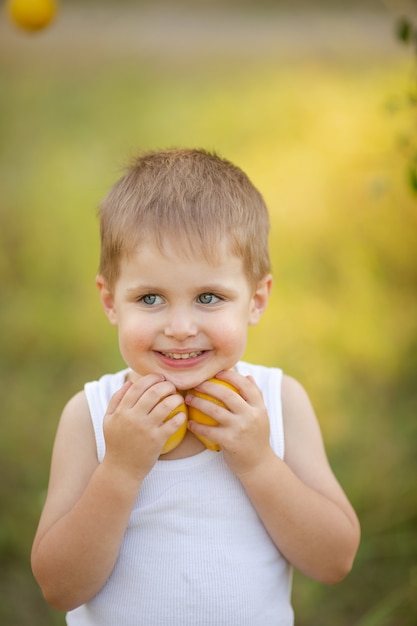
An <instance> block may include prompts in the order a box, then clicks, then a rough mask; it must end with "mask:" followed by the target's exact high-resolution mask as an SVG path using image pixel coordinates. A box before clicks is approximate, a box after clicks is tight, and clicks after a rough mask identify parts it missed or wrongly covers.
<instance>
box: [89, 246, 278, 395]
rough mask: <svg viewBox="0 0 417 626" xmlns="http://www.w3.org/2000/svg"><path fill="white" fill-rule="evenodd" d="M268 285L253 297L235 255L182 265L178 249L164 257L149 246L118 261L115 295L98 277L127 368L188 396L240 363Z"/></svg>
mask: <svg viewBox="0 0 417 626" xmlns="http://www.w3.org/2000/svg"><path fill="white" fill-rule="evenodd" d="M271 282H272V279H271V277H270V276H267V277H265V279H263V280H262V281H261V282H260V284H259V285H258V287H257V288H256V289H255V290H253V289H252V288H251V287H250V284H249V281H248V279H247V277H246V275H245V274H244V271H243V263H242V261H241V259H239V258H237V257H235V256H231V255H226V254H225V255H224V256H223V260H222V261H221V262H220V263H219V264H216V265H210V264H208V263H207V262H206V261H204V260H202V259H200V258H193V259H191V260H187V259H184V258H182V257H181V255H178V254H176V252H175V250H174V248H173V246H170V247H167V251H166V252H165V251H164V253H162V252H160V251H159V250H158V248H157V247H156V246H155V245H153V244H152V243H149V244H145V245H143V246H141V247H140V248H138V249H137V251H136V253H135V254H134V255H132V257H130V258H128V259H126V258H125V259H122V260H121V264H120V273H119V278H118V280H117V282H116V285H115V287H114V289H113V290H110V289H108V287H107V285H106V282H105V280H104V279H103V278H102V277H100V276H99V277H98V278H97V285H98V287H99V290H100V294H101V300H102V303H103V306H104V309H105V312H106V314H107V316H108V318H109V320H110V322H111V323H112V324H113V325H115V326H117V327H118V331H119V345H120V351H121V354H122V356H123V358H124V360H125V362H126V363H127V365H128V366H129V367H130V368H132V369H133V371H134V372H136V373H137V374H139V375H146V374H150V373H161V374H163V375H164V376H165V377H166V378H167V379H168V380H170V381H171V382H172V383H173V384H174V385H175V386H176V387H177V389H191V388H193V387H195V386H196V385H198V384H199V383H201V382H203V381H204V380H207V379H209V378H212V377H213V376H215V374H217V373H218V372H219V371H221V370H224V369H230V368H232V367H233V366H234V365H235V364H236V362H237V361H238V360H239V359H240V358H241V357H242V355H243V353H244V351H245V347H246V341H247V327H248V325H254V324H256V323H257V322H258V320H259V318H260V316H261V314H262V312H263V310H264V309H265V307H266V304H267V301H268V297H269V292H270V288H271Z"/></svg>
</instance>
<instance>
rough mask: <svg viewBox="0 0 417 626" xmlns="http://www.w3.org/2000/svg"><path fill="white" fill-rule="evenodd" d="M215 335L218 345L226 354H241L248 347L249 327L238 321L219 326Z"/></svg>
mask: <svg viewBox="0 0 417 626" xmlns="http://www.w3.org/2000/svg"><path fill="white" fill-rule="evenodd" d="M213 333H214V334H213V335H212V336H213V337H215V341H216V344H217V345H218V346H219V348H220V350H222V351H223V352H224V353H230V354H233V353H235V352H239V353H240V352H242V350H244V349H245V347H246V341H247V326H246V325H244V324H239V323H238V322H237V320H231V322H230V323H228V324H222V325H219V326H218V327H217V329H215V330H214V331H213Z"/></svg>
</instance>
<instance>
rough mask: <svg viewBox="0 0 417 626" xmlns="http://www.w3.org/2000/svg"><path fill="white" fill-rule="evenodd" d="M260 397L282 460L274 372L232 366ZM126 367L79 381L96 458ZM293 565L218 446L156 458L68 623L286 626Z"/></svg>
mask: <svg viewBox="0 0 417 626" xmlns="http://www.w3.org/2000/svg"><path fill="white" fill-rule="evenodd" d="M236 369H237V371H238V372H239V373H240V374H242V375H244V376H247V375H251V376H253V378H254V379H255V381H256V383H257V385H258V386H259V388H260V389H261V391H262V393H263V397H264V400H265V404H266V406H267V409H268V414H269V418H270V424H271V445H272V447H273V449H274V451H275V453H276V454H277V455H278V456H279V457H281V458H283V457H284V432H283V420H282V409H281V378H282V372H281V370H279V369H275V368H267V367H264V366H260V365H252V364H249V363H244V362H239V363H238V364H237V366H236ZM127 371H128V370H123V371H121V372H118V373H117V374H108V375H106V376H103V377H102V378H101V379H100V380H99V381H95V382H92V383H87V384H86V386H85V392H86V395H87V400H88V404H89V408H90V412H91V418H92V422H93V427H94V432H95V437H96V443H97V456H98V459H99V461H102V459H103V458H104V455H105V440H104V435H103V418H104V414H105V412H106V409H107V406H108V403H109V400H110V398H111V396H112V395H113V393H115V391H117V390H118V389H119V388H120V387H121V386H122V384H123V383H124V381H125V378H126V373H127ZM291 579H292V568H291V567H290V565H289V564H288V562H287V561H286V560H285V559H284V558H283V556H282V555H281V553H280V552H279V550H278V549H277V548H276V547H275V545H274V544H273V542H272V540H271V539H270V537H269V535H268V533H267V531H266V530H265V527H264V526H263V524H262V522H261V521H260V519H259V517H258V515H257V513H256V511H255V510H254V508H253V506H252V505H251V503H250V500H249V498H248V497H247V495H246V493H245V491H244V489H243V487H242V485H241V483H240V481H239V480H238V479H237V478H236V477H235V476H234V475H233V474H232V472H231V471H230V470H229V468H228V466H227V464H226V462H225V460H224V458H223V455H222V453H221V452H213V451H210V450H205V451H204V452H201V453H199V454H197V455H195V456H191V457H188V458H185V459H177V460H171V461H157V463H156V464H155V466H154V467H153V469H152V470H151V472H150V473H149V474H148V476H147V477H146V478H145V480H144V481H143V483H142V486H141V488H140V491H139V493H138V496H137V499H136V502H135V505H134V507H133V510H132V514H131V516H130V520H129V523H128V527H127V529H126V533H125V536H124V539H123V541H122V545H121V549H120V553H119V557H118V559H117V561H116V564H115V566H114V569H113V571H112V573H111V575H110V577H109V579H108V581H107V583H106V584H105V585H104V587H103V588H102V589H101V591H100V592H99V593H98V594H97V595H96V596H95V597H94V598H93V599H92V600H90V601H89V602H87V603H86V604H84V605H82V606H80V607H78V608H77V609H74V610H73V611H70V612H69V613H68V614H67V624H68V626H293V624H294V617H293V610H292V607H291V600H290V596H291Z"/></svg>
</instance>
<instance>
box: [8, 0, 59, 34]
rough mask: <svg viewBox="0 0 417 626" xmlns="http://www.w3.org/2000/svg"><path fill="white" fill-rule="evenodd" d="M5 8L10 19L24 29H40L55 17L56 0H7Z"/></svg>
mask: <svg viewBox="0 0 417 626" xmlns="http://www.w3.org/2000/svg"><path fill="white" fill-rule="evenodd" d="M6 9H7V11H8V13H9V16H10V17H11V19H12V20H13V21H14V22H15V23H16V24H17V25H18V26H20V27H21V28H24V29H25V30H31V31H35V30H41V29H42V28H45V26H47V25H48V24H49V23H50V22H51V21H52V20H53V19H54V17H55V14H56V12H57V2H56V0H8V2H7V4H6Z"/></svg>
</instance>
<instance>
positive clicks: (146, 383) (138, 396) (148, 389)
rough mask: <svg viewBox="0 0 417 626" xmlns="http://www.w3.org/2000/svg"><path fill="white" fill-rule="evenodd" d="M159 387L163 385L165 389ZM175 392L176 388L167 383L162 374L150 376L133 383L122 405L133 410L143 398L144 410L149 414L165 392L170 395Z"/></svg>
mask: <svg viewBox="0 0 417 626" xmlns="http://www.w3.org/2000/svg"><path fill="white" fill-rule="evenodd" d="M158 385H163V387H162V388H161V387H158ZM173 391H175V387H173V385H172V383H170V382H168V381H166V380H165V379H164V378H163V376H162V375H161V374H148V375H146V376H143V377H141V378H139V379H138V380H136V381H134V382H133V384H132V385H131V386H130V388H129V389H128V390H127V392H126V394H125V395H124V396H123V399H122V402H121V405H122V406H123V408H125V409H131V408H133V407H134V406H135V405H136V404H137V403H138V402H139V400H142V398H143V400H144V402H143V404H142V408H143V409H144V410H146V412H149V411H150V410H151V409H152V407H153V406H154V405H155V404H157V402H158V401H159V400H160V399H161V397H163V394H164V393H165V392H166V395H168V394H169V393H172V392H173Z"/></svg>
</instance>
